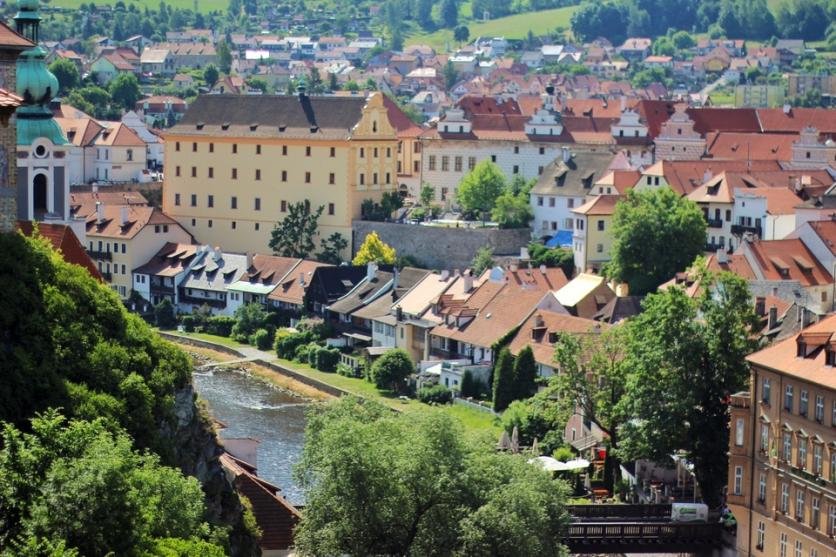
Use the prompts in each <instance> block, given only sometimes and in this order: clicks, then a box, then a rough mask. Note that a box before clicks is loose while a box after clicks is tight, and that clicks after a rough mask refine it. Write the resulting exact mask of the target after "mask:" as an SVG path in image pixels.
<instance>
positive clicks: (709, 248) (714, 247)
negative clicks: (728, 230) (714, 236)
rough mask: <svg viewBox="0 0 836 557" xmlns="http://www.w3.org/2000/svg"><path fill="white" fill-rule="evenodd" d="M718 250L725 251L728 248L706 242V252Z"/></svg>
mask: <svg viewBox="0 0 836 557" xmlns="http://www.w3.org/2000/svg"><path fill="white" fill-rule="evenodd" d="M718 249H722V250H725V249H726V246H725V245H724V244H717V243H712V242H706V244H705V251H714V252H716V251H717V250H718Z"/></svg>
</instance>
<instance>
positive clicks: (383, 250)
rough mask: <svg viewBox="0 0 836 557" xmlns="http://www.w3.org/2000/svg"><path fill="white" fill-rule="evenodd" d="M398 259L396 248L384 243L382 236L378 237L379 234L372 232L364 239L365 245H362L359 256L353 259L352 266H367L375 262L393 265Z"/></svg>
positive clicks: (358, 252)
mask: <svg viewBox="0 0 836 557" xmlns="http://www.w3.org/2000/svg"><path fill="white" fill-rule="evenodd" d="M396 258H397V253H395V248H393V247H391V246H389V245H388V244H386V243H384V242H383V240H381V239H380V236H378V235H377V232H375V231H372V232H370V233H369V234H367V235H366V237H365V238H364V239H363V243H362V244H361V245H360V249H358V250H357V254H356V255H355V256H354V259H352V261H351V264H352V265H365V264H366V263H371V262H375V263H384V264H387V265H393V264H394V263H395V259H396Z"/></svg>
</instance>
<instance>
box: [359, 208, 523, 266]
mask: <svg viewBox="0 0 836 557" xmlns="http://www.w3.org/2000/svg"><path fill="white" fill-rule="evenodd" d="M372 231H376V232H377V234H378V236H380V239H381V240H383V241H384V242H386V243H387V244H389V245H390V246H392V247H393V248H395V250H396V251H397V252H398V255H410V256H412V257H414V258H415V259H416V260H417V261H418V262H419V263H420V264H421V265H422V266H424V267H427V268H429V269H437V270H443V269H448V270H453V269H462V270H464V269H466V268H468V267H469V266H470V262H471V261H472V260H473V256H474V255H476V251H477V250H478V249H479V248H481V247H484V246H490V247H492V248H493V252H494V255H496V256H503V255H504V256H509V255H516V256H519V254H520V248H522V247H525V246H527V245H528V242H529V241H531V229H530V228H519V229H513V230H499V229H497V228H442V227H435V226H421V225H418V224H396V223H390V222H371V221H360V220H356V221H353V222H352V224H351V233H352V244H351V245H352V255H354V254H355V253H357V250H358V249H359V248H360V245H361V244H362V243H363V239H364V238H365V237H366V235H367V234H369V233H370V232H372Z"/></svg>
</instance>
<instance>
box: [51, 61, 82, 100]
mask: <svg viewBox="0 0 836 557" xmlns="http://www.w3.org/2000/svg"><path fill="white" fill-rule="evenodd" d="M49 71H51V72H52V73H53V74H55V77H56V78H57V79H58V86H59V87H60V92H61V94H62V95H66V94H67V93H69V92H70V91H71V90H72V89H75V88H76V87H78V84H79V83H81V75H80V74H79V73H78V67H77V66H76V65H75V64H74V63H73V62H72V61H70V60H67V59H66V58H58V59H57V60H55V61H54V62H53V63H52V64H50V65H49Z"/></svg>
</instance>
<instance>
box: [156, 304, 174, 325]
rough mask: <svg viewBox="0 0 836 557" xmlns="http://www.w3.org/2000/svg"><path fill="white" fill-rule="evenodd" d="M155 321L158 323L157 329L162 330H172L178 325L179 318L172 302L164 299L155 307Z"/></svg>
mask: <svg viewBox="0 0 836 557" xmlns="http://www.w3.org/2000/svg"><path fill="white" fill-rule="evenodd" d="M154 320H155V321H156V322H157V327H159V328H161V329H171V328H172V327H174V326H175V325H176V324H177V316H176V315H175V314H174V305H173V304H172V303H171V300H169V299H168V298H163V299H162V301H161V302H160V303H159V304H157V305H156V306H154Z"/></svg>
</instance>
